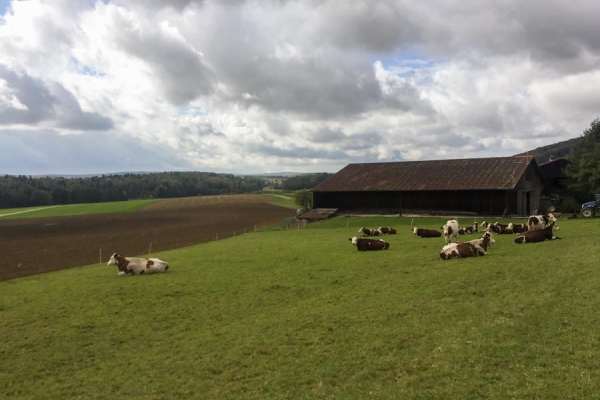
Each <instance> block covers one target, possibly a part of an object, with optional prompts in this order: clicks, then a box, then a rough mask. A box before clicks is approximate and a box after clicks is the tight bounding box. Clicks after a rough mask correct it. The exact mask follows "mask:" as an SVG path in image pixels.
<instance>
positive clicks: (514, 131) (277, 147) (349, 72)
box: [0, 0, 600, 173]
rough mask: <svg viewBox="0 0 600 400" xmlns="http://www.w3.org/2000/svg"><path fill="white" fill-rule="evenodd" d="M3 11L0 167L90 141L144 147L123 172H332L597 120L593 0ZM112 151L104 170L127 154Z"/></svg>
mask: <svg viewBox="0 0 600 400" xmlns="http://www.w3.org/2000/svg"><path fill="white" fill-rule="evenodd" d="M0 13H3V15H2V16H1V17H0V137H2V138H3V139H2V140H3V142H2V144H3V146H1V147H2V148H3V151H5V152H10V153H14V154H23V155H27V162H22V163H19V162H18V161H15V160H17V158H15V157H13V158H11V160H12V161H10V163H12V164H14V165H8V164H5V165H4V169H5V170H6V171H8V170H10V171H18V170H19V169H21V170H23V171H25V170H28V171H33V170H34V169H36V168H37V169H42V170H47V169H54V170H59V169H60V170H62V169H69V165H71V166H72V171H70V173H77V172H78V171H84V170H85V171H86V173H87V172H89V171H90V170H92V169H97V170H98V171H99V172H104V171H105V169H103V164H102V162H101V161H100V157H95V156H94V154H93V152H92V150H93V147H90V148H89V149H87V148H84V147H82V146H83V145H84V143H86V142H87V141H90V143H94V144H96V145H97V146H98V149H101V150H108V148H106V147H103V146H102V144H101V143H100V141H101V142H102V143H110V144H111V145H112V144H115V145H118V144H119V143H124V144H126V145H127V147H130V148H131V149H132V150H135V151H137V152H138V153H143V154H146V155H147V157H142V158H146V159H153V160H155V161H154V162H149V163H148V165H155V166H156V168H146V164H143V163H141V162H138V164H139V166H138V167H135V169H148V170H157V169H158V170H160V169H163V168H164V169H178V168H188V169H198V170H204V171H207V170H208V171H216V172H240V173H241V172H253V173H254V172H267V171H282V170H288V171H305V172H311V171H312V172H319V171H330V172H335V171H337V170H339V169H340V168H342V167H343V166H345V165H346V164H348V163H350V162H373V161H401V160H416V159H438V158H470V157H489V156H505V155H512V154H516V153H520V152H523V151H527V150H530V149H533V148H536V147H539V146H543V145H547V144H551V143H554V142H558V141H561V140H566V139H570V138H573V137H577V136H579V135H580V134H581V132H582V131H583V130H584V129H586V128H587V127H588V126H589V123H590V122H591V121H592V120H593V119H594V118H596V117H598V107H597V104H599V101H600V98H599V96H600V95H599V94H598V91H597V90H595V88H597V87H598V86H599V84H600V68H599V65H600V41H599V40H598V39H597V34H596V30H597V29H596V25H597V24H596V21H595V16H596V15H600V4H596V3H595V2H587V3H585V4H583V3H582V4H578V5H577V6H576V7H574V6H573V5H572V4H568V3H564V2H560V1H558V0H551V1H544V2H542V1H541V0H533V1H529V2H525V3H524V2H522V1H517V0H508V1H503V2H501V3H494V4H483V3H481V2H479V1H475V0H461V1H458V0H451V1H447V0H427V1H423V2H417V3H414V2H412V3H410V2H398V1H393V0H376V1H367V0H359V1H352V2H347V1H343V0H326V1H316V0H315V1H312V0H311V1H300V0H285V1H283V0H268V1H257V0H245V1H242V0H229V1H216V0H202V1H201V0H198V1H196V0H178V1H170V2H161V1H155V0H151V1H145V2H139V1H132V0H114V1H110V2H109V1H98V2H89V1H87V0H53V1H51V0H31V1H27V2H22V1H14V0H13V1H10V7H8V8H6V9H5V10H1V9H0ZM74 133H76V134H77V135H73V134H74ZM31 138H35V140H31ZM51 140H52V141H56V143H59V144H57V145H56V146H51V145H50V141H51ZM5 143H6V145H4V144H5ZM40 143H44V144H45V146H39V145H36V144H40ZM7 146H8V148H9V150H6V148H7ZM11 149H12V150H14V151H11ZM69 149H71V150H74V153H78V152H79V153H82V154H88V157H82V158H81V159H79V160H80V162H78V161H77V160H78V159H77V157H75V158H73V160H72V161H69V157H64V155H65V154H66V153H68V151H69ZM57 152H58V153H60V154H62V157H60V160H58V159H56V158H55V157H54V156H53V155H54V154H56V153H57ZM61 152H62V153H61ZM119 154H120V155H122V157H115V158H113V159H112V160H111V162H112V164H111V167H112V168H115V170H119V171H122V170H127V169H129V168H134V166H133V165H132V164H130V160H128V159H127V157H126V156H125V155H126V154H127V153H126V152H123V153H119ZM86 159H87V160H89V162H88V164H89V165H86V161H85V160H86ZM69 163H70V164H69ZM140 163H141V164H140ZM53 166H54V168H53ZM34 167H35V168H34ZM0 172H2V171H1V170H0ZM67 172H68V171H65V173H67Z"/></svg>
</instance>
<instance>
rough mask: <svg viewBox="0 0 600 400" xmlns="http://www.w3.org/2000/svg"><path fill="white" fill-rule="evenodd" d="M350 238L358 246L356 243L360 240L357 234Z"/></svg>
mask: <svg viewBox="0 0 600 400" xmlns="http://www.w3.org/2000/svg"><path fill="white" fill-rule="evenodd" d="M348 240H350V241H351V242H352V244H353V245H355V246H356V243H357V242H358V238H357V237H356V236H353V237H351V238H348Z"/></svg>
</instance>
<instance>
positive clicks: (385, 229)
mask: <svg viewBox="0 0 600 400" xmlns="http://www.w3.org/2000/svg"><path fill="white" fill-rule="evenodd" d="M377 230H378V231H379V232H381V234H382V235H395V234H396V229H395V228H392V227H391V226H380V227H379V228H377Z"/></svg>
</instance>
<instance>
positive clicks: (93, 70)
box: [69, 57, 106, 77]
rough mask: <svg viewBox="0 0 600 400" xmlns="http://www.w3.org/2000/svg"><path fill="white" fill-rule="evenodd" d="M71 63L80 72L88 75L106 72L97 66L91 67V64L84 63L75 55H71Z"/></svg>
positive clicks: (99, 74)
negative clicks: (99, 69)
mask: <svg viewBox="0 0 600 400" xmlns="http://www.w3.org/2000/svg"><path fill="white" fill-rule="evenodd" d="M69 63H70V64H71V65H72V66H73V67H74V68H75V70H76V71H77V72H78V73H80V74H81V75H88V76H99V77H102V76H105V75H106V74H105V73H104V72H101V71H98V70H97V69H96V68H94V67H90V66H89V65H85V64H83V63H81V62H80V61H79V60H78V59H76V58H75V57H71V58H70V59H69Z"/></svg>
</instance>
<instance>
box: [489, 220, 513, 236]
mask: <svg viewBox="0 0 600 400" xmlns="http://www.w3.org/2000/svg"><path fill="white" fill-rule="evenodd" d="M489 229H490V230H491V231H492V232H494V233H498V234H502V235H505V234H511V235H512V233H513V229H514V225H513V223H512V222H509V223H508V224H501V223H500V222H496V223H494V224H492V225H490V226H489Z"/></svg>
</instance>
